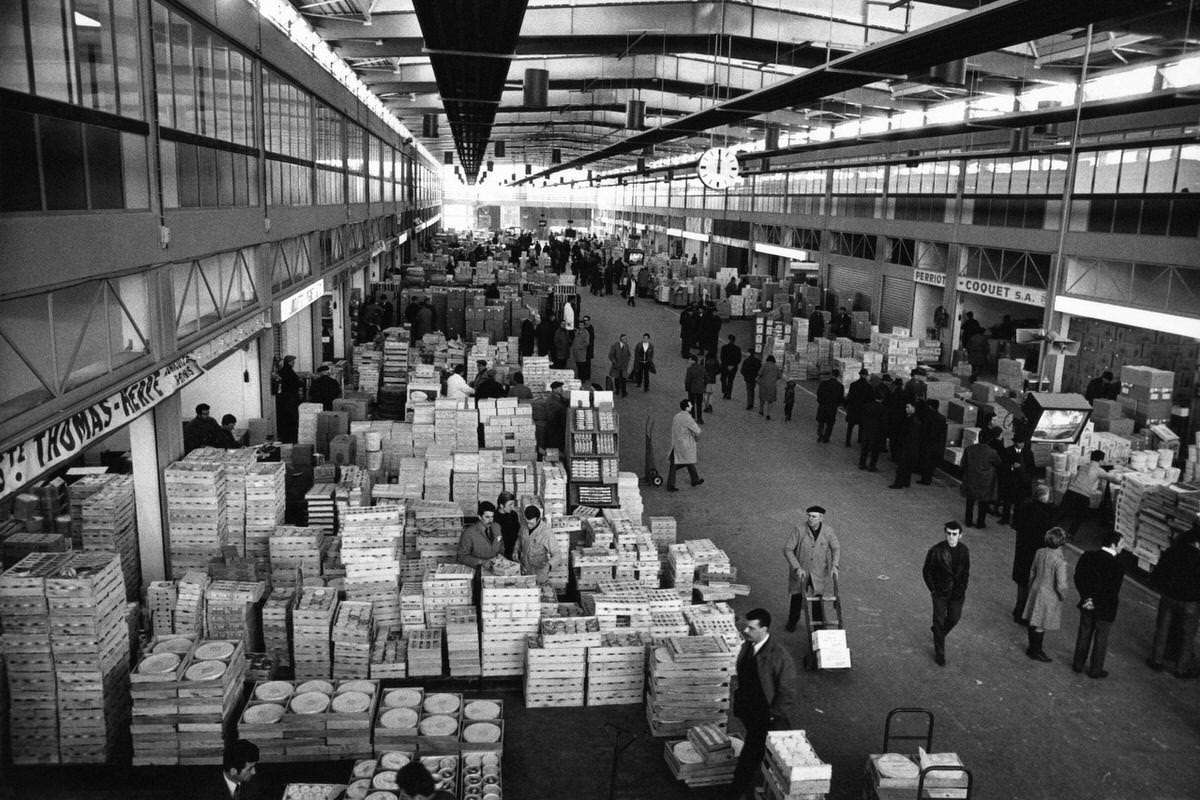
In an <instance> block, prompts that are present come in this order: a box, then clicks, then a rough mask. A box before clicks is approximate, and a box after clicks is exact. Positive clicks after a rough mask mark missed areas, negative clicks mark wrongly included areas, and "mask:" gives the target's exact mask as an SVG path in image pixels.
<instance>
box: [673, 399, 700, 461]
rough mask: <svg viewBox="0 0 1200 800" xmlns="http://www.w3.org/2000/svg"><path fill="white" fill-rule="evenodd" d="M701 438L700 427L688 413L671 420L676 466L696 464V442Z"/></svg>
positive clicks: (685, 412)
mask: <svg viewBox="0 0 1200 800" xmlns="http://www.w3.org/2000/svg"><path fill="white" fill-rule="evenodd" d="M701 391H703V390H701ZM698 438H700V426H699V425H697V424H696V420H694V419H692V415H691V414H689V413H688V412H687V411H680V412H679V413H678V414H676V415H675V417H674V418H673V419H672V420H671V451H672V452H673V453H674V454H675V463H676V464H695V463H696V460H697V458H696V440H697V439H698Z"/></svg>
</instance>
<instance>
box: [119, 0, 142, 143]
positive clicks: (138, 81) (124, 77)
mask: <svg viewBox="0 0 1200 800" xmlns="http://www.w3.org/2000/svg"><path fill="white" fill-rule="evenodd" d="M111 2H112V8H113V18H112V19H113V33H114V35H115V36H116V41H117V47H116V51H115V59H116V66H117V91H118V92H119V94H120V102H121V109H120V113H121V116H124V117H132V118H134V119H141V118H142V76H141V67H140V63H141V59H140V58H139V57H138V51H139V38H138V18H137V6H136V5H135V0H111Z"/></svg>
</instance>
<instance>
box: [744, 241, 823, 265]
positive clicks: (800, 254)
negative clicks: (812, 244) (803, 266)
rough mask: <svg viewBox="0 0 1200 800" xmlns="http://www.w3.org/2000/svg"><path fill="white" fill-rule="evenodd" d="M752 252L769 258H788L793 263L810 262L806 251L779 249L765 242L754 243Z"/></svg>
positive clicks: (779, 247) (788, 248) (789, 248)
mask: <svg viewBox="0 0 1200 800" xmlns="http://www.w3.org/2000/svg"><path fill="white" fill-rule="evenodd" d="M754 251H755V252H756V253H765V254H766V255H769V256H781V257H783V258H790V259H791V260H793V261H810V260H811V259H810V258H809V256H808V251H807V250H800V249H798V248H795V247H781V246H780V245H777V244H767V243H766V242H755V243H754Z"/></svg>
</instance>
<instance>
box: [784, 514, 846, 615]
mask: <svg viewBox="0 0 1200 800" xmlns="http://www.w3.org/2000/svg"><path fill="white" fill-rule="evenodd" d="M805 513H806V514H807V519H806V521H805V522H804V523H803V524H800V523H797V524H796V525H795V526H794V527H793V528H792V531H791V533H789V534H788V540H787V544H786V545H785V546H784V548H783V557H784V558H786V559H787V562H788V565H789V566H790V567H791V569H790V570H789V571H788V592H789V593H791V595H792V601H791V606H790V607H789V609H788V620H787V625H786V626H785V630H787V631H788V633H792V632H794V631H795V630H796V623H797V622H798V621H799V620H800V614H801V612H802V611H803V610H804V597H805V595H806V594H810V595H813V596H816V597H824V595H825V594H826V593H827V592H828V593H830V594H832V593H833V591H834V589H833V580H834V578H836V577H837V573H838V565H839V563H840V562H841V558H842V546H841V544H839V543H838V538H837V535H836V534H835V533H834V532H833V526H832V525H829V524H828V523H826V522H825V509H824V508H822V507H821V506H809V507H808V509H807V511H806V512H805ZM813 618H814V621H817V620H822V621H823V620H824V608H823V606H822V605H821V604H818V605H817V606H816V607H815V608H814V609H813Z"/></svg>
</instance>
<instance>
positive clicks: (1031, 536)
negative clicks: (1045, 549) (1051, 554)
mask: <svg viewBox="0 0 1200 800" xmlns="http://www.w3.org/2000/svg"><path fill="white" fill-rule="evenodd" d="M1056 512H1057V510H1056V509H1055V508H1054V506H1052V505H1051V504H1049V503H1040V502H1038V501H1037V500H1036V499H1034V498H1030V499H1029V500H1026V501H1025V502H1024V503H1022V504H1021V505H1019V506H1017V510H1016V511H1015V512H1014V513H1013V528H1014V529H1015V530H1016V532H1017V541H1016V546H1015V548H1014V549H1013V563H1012V579H1013V581H1014V582H1016V583H1026V582H1027V581H1028V580H1029V570H1030V568H1031V567H1032V566H1033V559H1034V556H1035V555H1037V551H1038V550H1040V549H1041V548H1042V546H1043V545H1044V544H1045V542H1046V531H1048V530H1050V528H1051V527H1053V526H1054V516H1055V514H1056Z"/></svg>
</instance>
